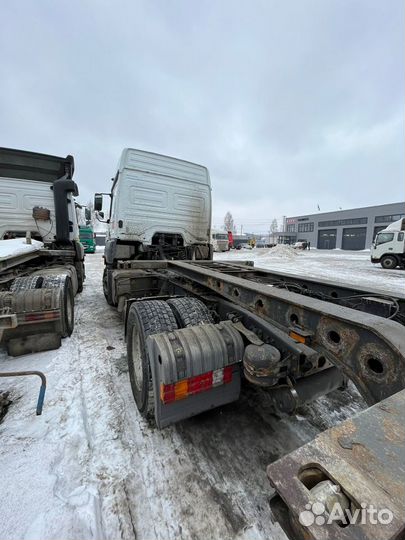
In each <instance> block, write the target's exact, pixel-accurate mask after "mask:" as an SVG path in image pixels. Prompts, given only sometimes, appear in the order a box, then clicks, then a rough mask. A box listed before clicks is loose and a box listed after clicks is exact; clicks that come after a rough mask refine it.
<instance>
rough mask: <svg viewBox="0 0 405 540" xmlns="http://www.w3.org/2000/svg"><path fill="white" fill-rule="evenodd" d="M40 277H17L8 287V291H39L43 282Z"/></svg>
mask: <svg viewBox="0 0 405 540" xmlns="http://www.w3.org/2000/svg"><path fill="white" fill-rule="evenodd" d="M43 279H44V278H43V277H42V276H25V277H17V278H15V280H14V281H13V282H12V284H11V286H10V291H12V292H19V291H28V290H30V289H40V288H41V286H42V282H43Z"/></svg>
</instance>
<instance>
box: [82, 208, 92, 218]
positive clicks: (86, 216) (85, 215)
mask: <svg viewBox="0 0 405 540" xmlns="http://www.w3.org/2000/svg"><path fill="white" fill-rule="evenodd" d="M84 219H85V220H86V221H90V220H91V211H90V209H89V208H85V209H84Z"/></svg>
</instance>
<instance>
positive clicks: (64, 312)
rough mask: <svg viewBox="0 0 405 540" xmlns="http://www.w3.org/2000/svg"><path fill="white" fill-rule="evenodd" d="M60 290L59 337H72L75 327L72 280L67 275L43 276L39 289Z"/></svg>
mask: <svg viewBox="0 0 405 540" xmlns="http://www.w3.org/2000/svg"><path fill="white" fill-rule="evenodd" d="M58 288H59V289H60V290H61V308H60V309H61V323H62V324H61V326H62V330H61V336H62V337H63V338H65V337H68V336H70V335H72V332H73V328H74V326H75V299H74V294H73V285H72V280H71V279H70V277H69V276H67V275H50V276H44V278H43V281H42V286H41V289H58Z"/></svg>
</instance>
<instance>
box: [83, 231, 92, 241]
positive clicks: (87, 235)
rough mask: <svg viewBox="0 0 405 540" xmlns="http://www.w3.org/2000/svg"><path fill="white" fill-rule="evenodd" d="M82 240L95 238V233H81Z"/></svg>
mask: <svg viewBox="0 0 405 540" xmlns="http://www.w3.org/2000/svg"><path fill="white" fill-rule="evenodd" d="M80 238H83V239H86V240H87V239H90V238H93V233H89V232H81V233H80Z"/></svg>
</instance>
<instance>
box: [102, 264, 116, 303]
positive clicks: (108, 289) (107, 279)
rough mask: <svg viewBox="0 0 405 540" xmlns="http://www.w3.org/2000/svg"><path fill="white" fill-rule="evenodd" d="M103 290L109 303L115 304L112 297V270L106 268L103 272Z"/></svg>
mask: <svg viewBox="0 0 405 540" xmlns="http://www.w3.org/2000/svg"><path fill="white" fill-rule="evenodd" d="M103 292H104V297H105V299H106V300H107V303H108V304H109V305H110V306H115V304H114V302H113V298H112V271H111V270H109V269H107V268H104V273H103Z"/></svg>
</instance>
